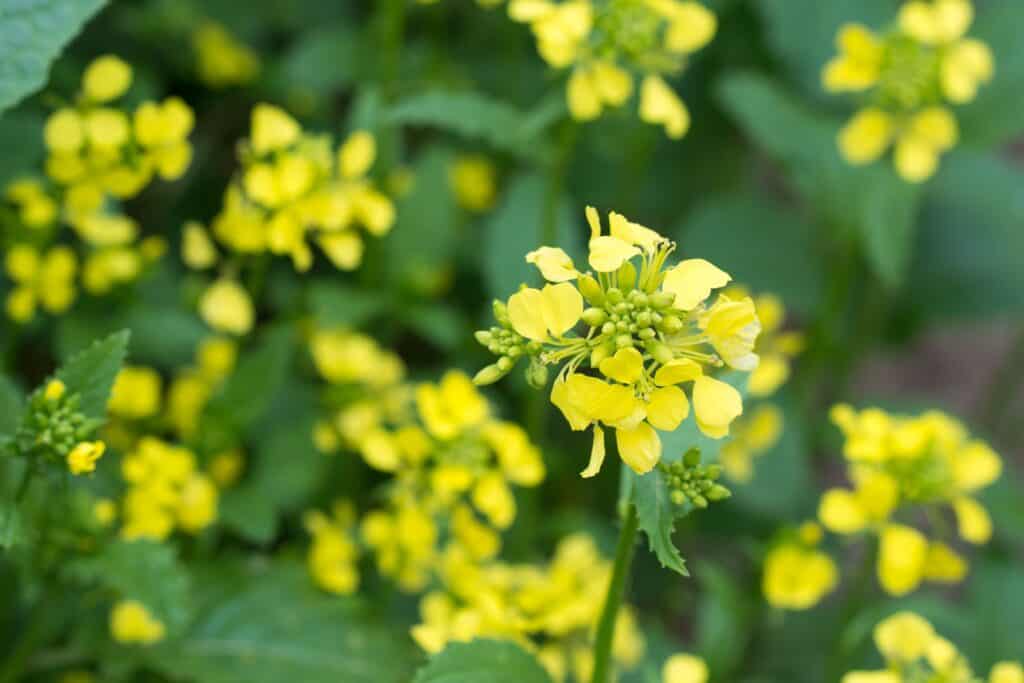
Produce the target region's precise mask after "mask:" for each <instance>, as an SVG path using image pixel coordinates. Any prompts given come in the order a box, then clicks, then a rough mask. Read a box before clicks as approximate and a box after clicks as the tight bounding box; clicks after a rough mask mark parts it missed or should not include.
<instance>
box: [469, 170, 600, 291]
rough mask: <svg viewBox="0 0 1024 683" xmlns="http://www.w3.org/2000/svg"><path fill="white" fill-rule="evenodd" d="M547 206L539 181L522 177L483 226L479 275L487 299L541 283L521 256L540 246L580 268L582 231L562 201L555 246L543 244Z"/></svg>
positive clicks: (558, 207) (557, 209)
mask: <svg viewBox="0 0 1024 683" xmlns="http://www.w3.org/2000/svg"><path fill="white" fill-rule="evenodd" d="M547 201H548V197H547V182H546V180H545V179H544V178H542V177H541V176H540V175H525V176H521V177H519V178H516V179H515V180H514V181H512V183H511V186H510V187H509V190H508V192H507V193H506V194H505V199H504V201H503V202H502V203H501V206H499V207H498V209H497V211H495V212H494V214H493V215H492V216H491V217H490V218H489V219H488V220H487V223H486V224H485V225H484V229H483V230H484V232H483V263H482V269H483V272H484V277H485V279H486V282H487V285H488V286H487V289H488V292H489V293H490V295H491V296H492V297H494V298H498V299H505V298H507V297H508V296H510V295H512V294H513V293H515V291H516V290H517V289H518V288H519V285H520V284H522V283H524V282H525V283H528V284H536V285H539V284H541V283H542V281H543V280H542V278H541V277H540V273H539V272H538V270H537V268H536V267H535V266H532V265H530V264H529V263H527V262H526V254H528V253H529V252H531V251H533V250H534V249H537V248H538V247H541V246H550V247H555V246H557V247H561V248H562V249H564V250H565V251H566V252H567V253H568V254H569V255H570V256H571V257H573V258H574V259H576V260H577V267H579V268H585V266H584V264H583V262H582V259H583V257H584V250H583V228H582V225H581V222H580V221H579V219H578V218H577V217H576V216H575V215H574V211H573V208H572V207H571V206H570V204H569V201H568V198H566V197H559V198H558V199H557V202H556V206H555V216H554V217H555V234H554V241H553V243H551V244H546V242H547V241H549V240H548V237H547V236H546V235H545V234H544V233H545V221H546V220H547V216H546V213H547V211H548V207H547Z"/></svg>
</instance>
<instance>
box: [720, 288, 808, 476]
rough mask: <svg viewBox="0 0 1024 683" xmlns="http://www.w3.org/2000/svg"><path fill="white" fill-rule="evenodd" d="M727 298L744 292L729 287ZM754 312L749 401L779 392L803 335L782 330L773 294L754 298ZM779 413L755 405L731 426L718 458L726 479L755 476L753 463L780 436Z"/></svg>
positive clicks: (781, 311) (782, 310)
mask: <svg viewBox="0 0 1024 683" xmlns="http://www.w3.org/2000/svg"><path fill="white" fill-rule="evenodd" d="M725 293H726V295H728V296H730V297H731V298H742V297H743V296H746V290H744V289H742V288H740V287H730V288H729V289H727V290H726V292H725ZM754 309H755V310H756V311H757V317H758V320H760V321H761V334H760V335H759V336H758V337H757V342H756V343H755V344H754V352H755V353H756V354H757V355H758V358H759V359H760V362H759V363H758V365H757V367H756V368H754V371H753V372H751V373H750V379H749V381H748V382H747V393H748V395H749V396H750V398H751V399H754V400H755V401H756V400H759V399H765V398H768V397H770V396H772V395H773V394H775V392H776V391H778V390H779V388H780V387H782V385H783V384H785V383H786V381H787V380H788V379H789V375H790V365H791V363H792V360H793V358H794V357H795V356H797V355H798V354H799V353H800V352H801V351H802V350H803V345H804V339H803V334H801V333H800V332H797V331H785V330H783V329H782V326H783V323H784V322H785V319H786V309H785V307H784V306H783V304H782V301H780V300H779V298H778V297H776V296H774V295H772V294H759V295H757V296H755V297H754ZM782 429H783V414H782V410H781V409H780V408H779V407H778V406H776V405H774V404H772V403H764V402H758V403H756V404H755V405H754V408H753V409H752V410H751V412H750V413H749V415H743V416H741V417H739V418H738V419H737V420H736V422H735V423H734V424H733V427H732V429H731V430H730V433H729V436H730V437H731V438H730V439H729V440H728V441H727V442H726V443H724V444H722V450H721V452H720V453H719V456H718V459H719V462H720V463H721V465H722V468H723V469H724V470H725V473H726V475H728V476H729V478H731V479H733V480H735V481H739V482H747V481H750V479H751V477H753V474H754V460H755V459H756V458H758V457H759V456H761V455H763V454H764V453H765V452H766V451H768V450H769V449H771V448H772V447H774V446H775V444H776V443H777V442H778V440H779V438H780V437H781V436H782Z"/></svg>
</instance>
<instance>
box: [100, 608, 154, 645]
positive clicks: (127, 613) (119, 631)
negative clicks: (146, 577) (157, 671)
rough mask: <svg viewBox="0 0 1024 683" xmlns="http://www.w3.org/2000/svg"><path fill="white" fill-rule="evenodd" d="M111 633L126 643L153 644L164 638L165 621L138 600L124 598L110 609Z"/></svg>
mask: <svg viewBox="0 0 1024 683" xmlns="http://www.w3.org/2000/svg"><path fill="white" fill-rule="evenodd" d="M110 635H111V636H113V638H114V640H116V641H117V642H119V643H125V644H126V645H152V644H154V643H158V642H160V641H161V640H163V639H164V636H165V635H166V630H165V628H164V625H163V622H161V621H160V620H159V619H157V618H156V617H155V616H153V614H152V613H151V612H150V611H149V610H148V609H147V608H146V606H145V605H143V604H142V603H141V602H139V601H137V600H122V601H120V602H118V603H117V604H116V605H114V608H113V609H112V610H111V611H110Z"/></svg>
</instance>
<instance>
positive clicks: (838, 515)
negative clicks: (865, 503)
mask: <svg viewBox="0 0 1024 683" xmlns="http://www.w3.org/2000/svg"><path fill="white" fill-rule="evenodd" d="M818 519H819V520H821V523H822V524H823V525H824V526H825V528H826V529H828V530H829V531H831V532H833V533H837V534H853V533H857V532H858V531H861V530H862V529H864V527H865V526H866V525H867V515H866V514H865V512H864V508H862V507H861V505H860V501H859V500H858V498H857V496H856V495H854V493H853V491H849V490H847V489H829V490H828V491H826V492H825V494H824V495H823V496H822V497H821V502H820V503H819V504H818Z"/></svg>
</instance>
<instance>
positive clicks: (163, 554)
mask: <svg viewBox="0 0 1024 683" xmlns="http://www.w3.org/2000/svg"><path fill="white" fill-rule="evenodd" d="M67 570H68V571H69V572H70V573H71V574H72V575H73V576H74V577H76V578H77V579H79V580H84V581H92V582H96V583H99V584H101V585H103V586H105V587H106V588H108V589H109V590H111V591H113V592H114V593H116V597H117V599H125V600H138V601H139V602H141V603H142V604H144V605H145V606H146V608H147V609H149V610H151V611H152V612H153V613H154V614H155V615H157V617H158V618H159V619H160V620H161V621H163V622H164V625H165V626H166V627H167V630H168V632H170V633H178V632H180V631H181V629H182V628H183V627H184V626H185V624H186V622H187V621H188V620H189V618H190V616H191V613H192V607H191V598H190V584H189V576H188V574H187V573H186V571H185V568H184V567H183V566H182V565H181V563H180V562H179V561H178V557H177V555H176V553H175V549H174V546H172V545H170V544H168V543H160V542H157V541H151V540H137V541H121V540H117V541H112V542H110V543H108V544H107V545H105V546H104V547H103V548H102V549H101V550H100V552H99V554H97V555H95V556H93V557H87V558H83V559H81V560H77V561H73V562H72V563H71V564H70V565H69V566H68V568H67Z"/></svg>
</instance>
